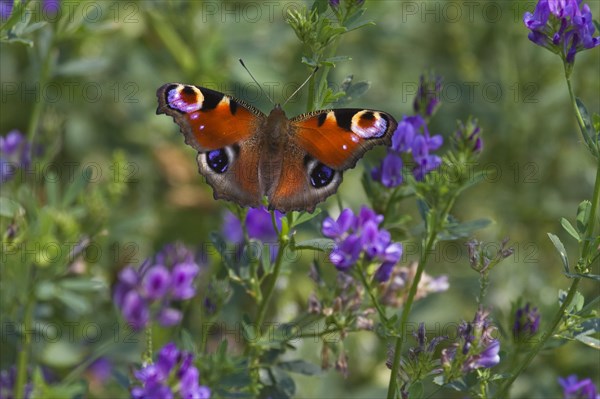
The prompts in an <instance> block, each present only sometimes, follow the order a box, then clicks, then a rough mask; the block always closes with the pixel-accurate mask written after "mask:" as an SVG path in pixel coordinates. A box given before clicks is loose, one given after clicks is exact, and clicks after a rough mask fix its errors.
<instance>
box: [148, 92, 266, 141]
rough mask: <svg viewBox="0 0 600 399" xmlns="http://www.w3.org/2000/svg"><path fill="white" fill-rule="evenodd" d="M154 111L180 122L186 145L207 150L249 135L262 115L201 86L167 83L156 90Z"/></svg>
mask: <svg viewBox="0 0 600 399" xmlns="http://www.w3.org/2000/svg"><path fill="white" fill-rule="evenodd" d="M156 95H157V97H158V109H157V110H156V113H157V114H167V115H170V116H172V117H173V120H175V122H176V123H177V124H178V125H179V127H180V128H181V131H182V132H183V134H184V135H185V142H186V144H189V145H191V146H192V147H194V148H195V149H196V150H198V151H210V150H216V149H219V148H223V147H225V146H228V145H232V144H234V143H238V142H241V141H244V140H247V139H249V138H250V137H252V136H253V135H254V133H255V131H256V129H257V127H258V126H260V124H261V122H262V121H263V120H264V119H265V115H264V114H263V113H262V112H260V111H258V110H257V109H255V108H253V107H252V106H250V105H248V104H245V103H243V102H241V101H239V100H236V99H234V98H232V97H229V96H226V95H225V94H223V93H219V92H218V91H214V90H210V89H206V88H203V87H197V86H191V85H183V84H181V83H168V84H166V85H163V86H162V87H161V88H159V89H158V91H157V92H156Z"/></svg>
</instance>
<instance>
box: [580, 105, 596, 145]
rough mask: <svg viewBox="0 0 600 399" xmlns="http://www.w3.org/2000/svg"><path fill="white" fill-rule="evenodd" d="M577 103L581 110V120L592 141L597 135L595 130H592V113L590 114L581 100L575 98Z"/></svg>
mask: <svg viewBox="0 0 600 399" xmlns="http://www.w3.org/2000/svg"><path fill="white" fill-rule="evenodd" d="M575 102H576V103H577V108H578V109H579V113H580V114H581V119H583V123H584V125H585V130H586V131H587V133H588V137H589V139H590V140H592V138H593V137H594V135H595V132H594V129H593V128H592V118H590V113H589V112H588V110H587V108H586V106H585V104H584V103H583V101H581V99H580V98H578V97H577V98H575Z"/></svg>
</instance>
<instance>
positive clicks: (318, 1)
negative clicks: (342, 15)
mask: <svg viewBox="0 0 600 399" xmlns="http://www.w3.org/2000/svg"><path fill="white" fill-rule="evenodd" d="M328 4H329V1H327V0H315V2H314V3H313V5H312V6H311V7H310V10H311V11H314V10H317V13H319V14H324V13H325V12H326V11H327V6H328Z"/></svg>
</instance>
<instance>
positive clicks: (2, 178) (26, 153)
mask: <svg viewBox="0 0 600 399" xmlns="http://www.w3.org/2000/svg"><path fill="white" fill-rule="evenodd" d="M30 151H31V145H30V143H29V142H28V141H27V140H26V138H25V136H24V135H23V134H22V133H21V132H19V131H18V130H12V131H10V132H9V133H8V134H7V135H6V137H0V182H1V183H4V182H6V181H8V180H10V179H11V178H12V177H13V176H14V174H15V172H16V171H17V169H19V168H20V169H23V168H27V167H28V166H29V165H30V164H31V154H30ZM37 152H39V151H37Z"/></svg>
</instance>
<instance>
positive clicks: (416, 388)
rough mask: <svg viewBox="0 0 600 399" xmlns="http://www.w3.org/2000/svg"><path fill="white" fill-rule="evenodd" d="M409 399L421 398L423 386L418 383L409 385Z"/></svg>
mask: <svg viewBox="0 0 600 399" xmlns="http://www.w3.org/2000/svg"><path fill="white" fill-rule="evenodd" d="M408 397H409V398H422V397H423V384H422V383H421V382H420V381H417V382H415V383H414V384H410V388H408Z"/></svg>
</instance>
